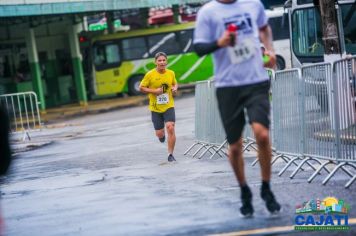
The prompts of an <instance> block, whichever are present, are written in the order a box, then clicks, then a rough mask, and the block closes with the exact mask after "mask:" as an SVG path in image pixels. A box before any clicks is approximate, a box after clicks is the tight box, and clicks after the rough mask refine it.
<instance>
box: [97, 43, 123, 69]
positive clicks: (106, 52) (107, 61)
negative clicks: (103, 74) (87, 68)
mask: <svg viewBox="0 0 356 236" xmlns="http://www.w3.org/2000/svg"><path fill="white" fill-rule="evenodd" d="M93 52H94V65H95V68H96V70H97V71H99V70H104V69H109V68H113V67H117V66H119V64H120V62H121V57H120V51H119V46H118V45H117V44H115V43H112V42H111V43H105V44H99V45H94V50H93Z"/></svg>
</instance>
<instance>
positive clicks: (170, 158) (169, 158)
mask: <svg viewBox="0 0 356 236" xmlns="http://www.w3.org/2000/svg"><path fill="white" fill-rule="evenodd" d="M168 161H169V162H172V161H176V159H175V158H174V156H173V155H172V154H169V156H168Z"/></svg>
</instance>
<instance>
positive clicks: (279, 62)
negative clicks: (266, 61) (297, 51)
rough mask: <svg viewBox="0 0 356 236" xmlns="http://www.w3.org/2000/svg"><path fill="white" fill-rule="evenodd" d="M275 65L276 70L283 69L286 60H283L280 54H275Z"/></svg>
mask: <svg viewBox="0 0 356 236" xmlns="http://www.w3.org/2000/svg"><path fill="white" fill-rule="evenodd" d="M276 59H277V62H276V64H277V65H276V66H277V70H284V69H285V68H286V61H285V60H284V58H283V57H282V56H281V55H278V54H277V55H276Z"/></svg>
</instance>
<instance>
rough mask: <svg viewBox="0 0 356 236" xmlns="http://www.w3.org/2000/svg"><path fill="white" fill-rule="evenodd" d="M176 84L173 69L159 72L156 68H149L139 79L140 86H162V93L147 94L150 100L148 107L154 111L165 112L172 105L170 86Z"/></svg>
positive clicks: (153, 87)
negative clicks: (140, 79)
mask: <svg viewBox="0 0 356 236" xmlns="http://www.w3.org/2000/svg"><path fill="white" fill-rule="evenodd" d="M175 84H177V80H176V76H175V74H174V71H172V70H168V69H166V71H165V72H164V73H163V74H161V73H159V72H158V71H157V70H156V69H153V70H150V71H149V72H147V73H146V75H145V77H143V79H142V81H141V86H142V87H147V88H152V89H157V88H161V87H163V94H161V95H155V94H153V93H149V94H148V98H149V100H150V104H149V109H150V110H151V111H154V112H160V113H163V112H165V111H166V110H167V109H168V108H171V107H174V100H173V95H172V86H173V85H175Z"/></svg>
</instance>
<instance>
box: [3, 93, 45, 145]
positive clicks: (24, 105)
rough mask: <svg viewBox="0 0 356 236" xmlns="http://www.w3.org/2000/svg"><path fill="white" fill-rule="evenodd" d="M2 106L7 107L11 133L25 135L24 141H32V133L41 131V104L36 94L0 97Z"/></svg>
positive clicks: (14, 94)
mask: <svg viewBox="0 0 356 236" xmlns="http://www.w3.org/2000/svg"><path fill="white" fill-rule="evenodd" d="M0 103H1V106H3V107H5V108H6V110H7V113H8V116H9V117H10V121H11V132H13V133H19V132H22V133H23V140H25V139H26V137H27V138H28V139H31V137H30V132H31V131H35V130H40V129H41V117H40V113H39V108H38V105H39V102H38V100H37V95H36V94H35V93H34V92H24V93H12V94H4V95H0Z"/></svg>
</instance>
